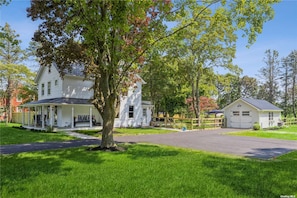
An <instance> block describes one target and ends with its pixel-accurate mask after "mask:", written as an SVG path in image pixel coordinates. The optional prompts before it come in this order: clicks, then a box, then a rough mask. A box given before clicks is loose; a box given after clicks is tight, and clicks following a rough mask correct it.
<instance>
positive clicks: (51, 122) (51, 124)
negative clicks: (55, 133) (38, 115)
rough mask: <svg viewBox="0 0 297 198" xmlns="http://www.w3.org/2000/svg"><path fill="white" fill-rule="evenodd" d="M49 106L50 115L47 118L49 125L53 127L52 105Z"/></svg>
mask: <svg viewBox="0 0 297 198" xmlns="http://www.w3.org/2000/svg"><path fill="white" fill-rule="evenodd" d="M49 107H50V108H49V110H50V112H49V113H50V115H49V116H50V120H49V121H50V127H53V106H52V105H50V106H49Z"/></svg>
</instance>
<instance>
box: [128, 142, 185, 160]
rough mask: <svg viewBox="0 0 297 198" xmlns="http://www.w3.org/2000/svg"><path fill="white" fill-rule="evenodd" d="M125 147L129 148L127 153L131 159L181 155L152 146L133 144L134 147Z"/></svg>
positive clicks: (176, 151)
mask: <svg viewBox="0 0 297 198" xmlns="http://www.w3.org/2000/svg"><path fill="white" fill-rule="evenodd" d="M125 147H127V150H126V152H125V153H126V154H128V156H129V157H130V158H131V159H139V158H158V157H168V156H176V155H178V154H179V153H180V152H179V151H178V150H171V149H168V148H166V149H164V148H162V147H161V146H158V145H151V144H133V146H131V145H128V146H127V145H125Z"/></svg>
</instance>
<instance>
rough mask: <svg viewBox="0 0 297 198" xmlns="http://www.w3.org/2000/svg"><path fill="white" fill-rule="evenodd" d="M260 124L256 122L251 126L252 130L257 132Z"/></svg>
mask: <svg viewBox="0 0 297 198" xmlns="http://www.w3.org/2000/svg"><path fill="white" fill-rule="evenodd" d="M260 128H261V127H260V124H259V123H258V122H255V124H254V125H253V129H254V130H255V131H258V130H260Z"/></svg>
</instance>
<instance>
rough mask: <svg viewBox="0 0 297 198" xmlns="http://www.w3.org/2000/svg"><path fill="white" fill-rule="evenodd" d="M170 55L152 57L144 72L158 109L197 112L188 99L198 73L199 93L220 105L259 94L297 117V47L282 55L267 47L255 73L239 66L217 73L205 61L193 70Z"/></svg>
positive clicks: (147, 90)
mask: <svg viewBox="0 0 297 198" xmlns="http://www.w3.org/2000/svg"><path fill="white" fill-rule="evenodd" d="M159 55H161V54H159ZM169 56H170V54H169V53H167V55H166V56H159V57H158V58H155V59H154V60H152V61H151V62H150V63H148V65H147V66H146V67H145V69H144V72H143V75H142V76H143V78H144V80H145V81H146V82H147V85H146V86H144V90H143V95H144V97H145V98H146V99H151V100H152V101H153V102H154V104H155V108H156V112H168V113H169V114H170V115H173V114H188V113H189V112H190V113H192V116H195V112H194V109H193V103H189V99H190V101H191V102H192V101H193V100H192V98H193V79H191V78H190V76H191V75H192V76H194V75H198V76H199V78H200V79H199V82H198V84H199V90H198V92H199V94H198V95H199V96H200V98H201V96H203V97H208V98H213V99H215V100H216V104H217V108H219V109H220V108H223V107H225V106H226V105H228V104H230V103H231V102H233V101H235V100H237V99H238V98H241V97H245V98H256V99H263V100H267V101H269V102H271V103H273V104H275V105H277V106H279V107H280V108H282V109H283V110H284V111H283V115H284V117H291V116H294V117H296V106H297V101H296V99H297V94H296V91H297V88H296V86H297V82H296V81H297V79H296V77H297V50H292V51H291V53H290V54H288V55H287V56H286V57H279V53H278V51H276V50H266V52H265V54H264V61H263V62H264V64H263V63H259V65H263V66H262V67H258V68H260V69H259V70H258V74H257V76H256V77H251V76H241V69H240V68H239V67H236V66H234V67H233V69H232V70H231V71H232V72H229V73H227V74H216V73H215V72H214V69H213V67H208V66H206V65H202V66H201V68H200V70H198V71H196V74H194V73H192V72H194V71H191V70H184V71H182V70H181V68H180V67H183V66H181V65H180V64H181V63H180V62H179V61H178V60H179V59H180V57H178V58H174V57H172V56H171V58H170V59H169V58H168V57H169ZM187 72H188V73H187ZM195 83H196V84H197V81H196V82H195ZM204 100H205V99H204ZM200 102H201V100H200ZM211 107H216V105H213V106H211ZM198 108H200V110H201V112H200V113H202V112H203V111H207V110H209V109H207V108H205V107H204V106H203V105H199V107H198Z"/></svg>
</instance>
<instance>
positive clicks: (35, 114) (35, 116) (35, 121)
mask: <svg viewBox="0 0 297 198" xmlns="http://www.w3.org/2000/svg"><path fill="white" fill-rule="evenodd" d="M34 108H35V112H34V127H35V128H36V126H37V107H36V106H35V107H34Z"/></svg>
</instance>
